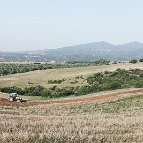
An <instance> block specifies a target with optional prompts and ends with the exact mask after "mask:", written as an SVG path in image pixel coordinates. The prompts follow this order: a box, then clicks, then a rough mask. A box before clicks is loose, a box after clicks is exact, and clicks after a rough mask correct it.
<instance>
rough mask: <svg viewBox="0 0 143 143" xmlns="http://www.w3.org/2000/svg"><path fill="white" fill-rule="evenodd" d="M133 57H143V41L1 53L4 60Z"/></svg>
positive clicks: (116, 58) (79, 59) (112, 58)
mask: <svg viewBox="0 0 143 143" xmlns="http://www.w3.org/2000/svg"><path fill="white" fill-rule="evenodd" d="M133 58H136V59H140V58H143V43H139V42H130V43H126V44H122V45H113V44H110V43H107V42H104V41H101V42H93V43H87V44H80V45H75V46H69V47H63V48H58V49H49V50H48V49H47V50H38V51H26V52H17V53H9V52H8V53H2V52H1V53H0V59H1V60H4V61H95V60H101V59H106V60H130V59H133Z"/></svg>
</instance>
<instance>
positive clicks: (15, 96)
mask: <svg viewBox="0 0 143 143" xmlns="http://www.w3.org/2000/svg"><path fill="white" fill-rule="evenodd" d="M9 101H12V102H14V101H16V102H22V101H23V100H22V98H21V97H20V96H19V95H18V94H17V93H11V94H10V97H9Z"/></svg>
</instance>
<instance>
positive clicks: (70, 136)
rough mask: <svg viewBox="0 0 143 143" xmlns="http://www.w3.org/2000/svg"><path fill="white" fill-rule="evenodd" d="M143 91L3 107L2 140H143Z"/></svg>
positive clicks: (99, 142)
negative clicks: (78, 100)
mask: <svg viewBox="0 0 143 143" xmlns="http://www.w3.org/2000/svg"><path fill="white" fill-rule="evenodd" d="M142 119H143V95H142V94H138V95H137V94H133V95H125V96H121V97H112V98H110V99H106V100H101V101H94V102H85V103H78V104H77V103H76V104H74V103H72V104H51V105H38V106H33V107H19V108H17V107H1V108H0V135H1V136H0V142H1V143H7V142H11V143H39V142H41V143H54V142H55V143H60V142H61V143H70V142H72V143H85V142H87V143H88V142H89V143H92V142H93V143H94V142H97V143H103V142H105V143H107V142H110V143H123V142H126V143H132V142H143V120H142Z"/></svg>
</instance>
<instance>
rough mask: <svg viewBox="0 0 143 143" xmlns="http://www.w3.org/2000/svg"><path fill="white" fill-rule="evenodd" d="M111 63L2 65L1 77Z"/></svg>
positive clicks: (102, 61) (103, 61)
mask: <svg viewBox="0 0 143 143" xmlns="http://www.w3.org/2000/svg"><path fill="white" fill-rule="evenodd" d="M109 62H110V61H105V60H100V61H94V62H78V61H77V62H67V63H56V64H47V63H29V64H15V63H0V75H1V76H3V75H8V74H16V73H25V72H29V71H35V70H46V69H58V68H72V67H86V66H94V65H101V64H109Z"/></svg>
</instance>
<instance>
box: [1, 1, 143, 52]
mask: <svg viewBox="0 0 143 143" xmlns="http://www.w3.org/2000/svg"><path fill="white" fill-rule="evenodd" d="M98 41H106V42H110V43H113V44H122V43H127V42H131V41H139V42H143V0H0V51H27V50H41V49H53V48H60V47H65V46H72V45H76V44H84V43H90V42H98Z"/></svg>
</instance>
